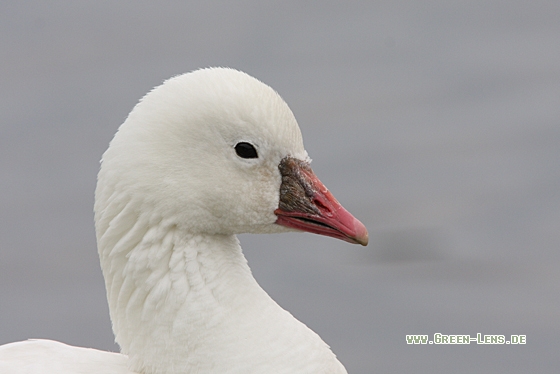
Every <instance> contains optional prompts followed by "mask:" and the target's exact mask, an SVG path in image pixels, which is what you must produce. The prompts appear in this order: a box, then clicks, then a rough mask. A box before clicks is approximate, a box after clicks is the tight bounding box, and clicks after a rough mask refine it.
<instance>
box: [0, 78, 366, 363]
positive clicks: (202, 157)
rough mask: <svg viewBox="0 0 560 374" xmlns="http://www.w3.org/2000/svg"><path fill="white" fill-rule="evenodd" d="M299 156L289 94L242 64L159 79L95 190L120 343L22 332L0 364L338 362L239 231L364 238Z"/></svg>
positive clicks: (113, 148)
mask: <svg viewBox="0 0 560 374" xmlns="http://www.w3.org/2000/svg"><path fill="white" fill-rule="evenodd" d="M240 143H247V144H249V145H250V146H249V147H253V149H254V151H255V155H258V156H257V157H245V156H247V155H246V154H243V153H242V152H241V153H240V152H239V150H238V147H239V144H240ZM308 160H309V159H308V156H307V153H306V152H305V149H304V147H303V142H302V137H301V133H300V130H299V127H298V125H297V122H296V120H295V118H294V116H293V114H292V112H291V111H290V109H289V108H288V106H287V105H286V104H285V102H284V101H283V100H282V99H281V98H280V97H279V95H278V94H277V93H276V92H274V91H273V90H272V89H271V88H270V87H268V86H266V85H264V84H263V83H261V82H259V81H258V80H256V79H254V78H252V77H250V76H248V75H246V74H244V73H241V72H238V71H235V70H232V69H224V68H213V69H203V70H198V71H195V72H192V73H188V74H184V75H181V76H177V77H175V78H172V79H170V80H168V81H166V82H165V83H164V84H163V85H161V86H159V87H157V88H155V89H154V90H153V91H151V92H150V93H149V94H147V95H146V96H145V97H144V98H143V99H142V100H141V101H140V103H139V104H138V105H136V107H135V108H134V109H133V111H132V112H131V113H130V115H129V116H128V118H127V119H126V121H125V122H124V123H123V125H122V126H121V127H120V128H119V131H118V132H117V134H116V135H115V137H114V139H113V140H112V142H111V145H110V147H109V149H108V150H107V151H106V152H105V154H104V155H103V162H102V166H101V170H100V172H99V176H98V185H97V189H96V194H95V197H96V200H95V223H96V232H97V241H98V249H99V256H100V260H101V267H102V269H103V275H104V277H105V283H106V288H107V297H108V301H109V309H110V313H111V320H112V323H113V330H114V332H115V336H116V341H117V343H118V344H119V345H120V347H121V349H122V354H116V353H110V352H102V351H97V350H93V349H86V348H77V347H70V346H67V345H64V344H62V343H58V342H53V341H48V340H30V341H25V342H18V343H12V344H7V345H4V346H2V347H0V373H1V374H15V373H18V374H21V373H33V374H36V373H48V374H51V373H57V374H70V373H115V374H116V373H119V374H124V373H129V372H135V373H146V374H148V373H154V374H155V373H161V374H164V373H165V374H171V373H244V374H247V373H325V374H326V373H332V374H335V373H345V372H346V371H345V369H344V367H343V366H342V364H340V362H339V361H338V360H337V359H336V358H335V355H334V354H333V353H332V352H331V350H330V349H329V347H328V346H327V345H326V344H325V343H324V342H323V341H322V340H321V339H320V338H319V336H318V335H317V334H315V333H314V332H313V331H311V330H310V329H309V328H307V327H306V326H305V325H304V324H302V323H301V322H299V321H298V320H296V319H295V318H294V317H293V316H292V315H291V314H289V313H288V312H286V311H285V310H284V309H282V308H281V307H279V306H278V305H277V304H276V303H275V302H274V301H273V300H272V299H271V298H270V297H269V296H268V295H267V293H266V292H265V291H264V290H263V289H262V288H261V287H259V285H258V284H257V282H256V281H255V279H254V278H253V276H252V275H251V271H250V269H249V267H248V266H247V262H246V260H245V258H244V256H243V254H242V252H241V247H240V246H239V242H238V240H237V238H236V237H235V234H237V233H244V232H253V233H268V232H281V231H286V230H290V229H300V230H306V231H310V232H315V233H319V234H324V235H329V236H334V237H338V238H341V239H344V240H347V241H350V242H354V243H360V244H364V245H365V244H366V243H367V231H366V230H365V228H364V227H363V225H362V224H361V223H360V222H359V221H357V220H356V219H355V218H353V217H352V216H351V215H350V214H349V213H348V212H346V211H345V210H344V209H343V208H342V207H341V206H340V204H338V202H336V200H335V199H334V197H332V195H330V192H328V190H327V189H326V188H324V186H323V185H322V184H321V183H320V182H319V180H318V179H317V178H316V177H315V176H314V174H313V173H312V171H311V169H309V167H308V166H307V162H308Z"/></svg>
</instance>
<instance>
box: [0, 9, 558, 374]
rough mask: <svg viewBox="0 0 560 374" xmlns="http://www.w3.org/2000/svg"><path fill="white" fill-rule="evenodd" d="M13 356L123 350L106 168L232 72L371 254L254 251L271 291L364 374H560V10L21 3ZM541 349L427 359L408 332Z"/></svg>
mask: <svg viewBox="0 0 560 374" xmlns="http://www.w3.org/2000/svg"><path fill="white" fill-rule="evenodd" d="M0 56H1V59H0V60H1V61H2V62H1V63H0V82H1V83H0V344H3V343H8V342H11V341H16V340H23V339H28V338H49V339H55V340H60V341H63V342H66V343H68V344H73V345H80V346H87V347H95V348H99V349H106V350H117V349H118V347H117V346H116V345H115V344H114V343H113V335H112V332H111V326H110V320H109V316H108V308H107V303H106V300H105V290H104V284H103V280H102V276H101V271H100V268H99V265H98V259H97V252H96V243H95V236H94V229H93V213H92V209H93V208H92V206H93V191H94V188H95V180H96V173H97V170H98V167H99V160H100V158H101V154H102V153H103V151H104V150H105V149H106V147H107V145H108V143H109V141H110V139H111V137H112V135H113V134H114V132H115V131H116V129H117V127H118V126H119V125H120V124H121V123H122V122H123V120H124V119H125V117H126V115H127V114H128V112H129V111H130V110H131V109H132V107H133V105H134V104H135V103H136V102H137V100H138V99H139V98H140V97H141V96H142V95H143V94H145V93H146V92H147V91H148V90H150V89H151V88H152V87H153V86H155V85H158V84H159V83H161V82H162V81H163V80H164V79H166V78H168V77H170V76H173V75H176V74H180V73H183V72H187V71H190V70H193V69H196V68H199V67H207V66H229V67H234V68H237V69H240V70H243V71H246V72H247V73H249V74H251V75H253V76H255V77H257V78H259V79H261V80H262V81H264V82H265V83H267V84H269V85H270V86H272V87H273V88H275V89H276V90H277V91H278V92H279V93H280V94H281V95H282V96H283V97H284V99H285V100H286V101H287V102H288V104H289V105H290V107H291V108H292V110H293V111H294V113H295V115H296V118H297V119H298V121H299V124H300V127H301V128H302V131H303V135H304V141H305V144H306V148H307V150H308V152H309V154H310V155H311V157H312V158H313V159H314V162H313V164H312V166H313V168H314V170H315V172H316V173H317V175H318V176H319V178H321V180H322V181H323V182H324V183H325V184H326V185H327V186H328V187H329V189H330V190H331V191H332V192H333V193H334V195H335V196H336V197H337V198H338V199H339V201H341V203H342V204H343V205H345V206H346V208H347V209H348V210H349V211H351V212H353V213H354V214H355V215H356V217H358V218H359V219H361V220H362V222H364V224H365V225H366V226H367V227H368V229H369V230H370V245H369V246H368V247H367V248H358V247H357V246H350V245H348V244H346V243H344V242H341V241H336V240H333V239H329V238H323V237H318V236H313V235H309V234H284V235H272V236H254V235H253V236H252V235H242V236H241V241H242V245H243V247H244V250H245V253H246V255H247V257H248V260H249V264H250V265H251V267H252V269H253V272H254V274H255V276H256V278H257V280H258V281H259V282H260V283H261V285H262V286H263V287H264V288H265V289H266V290H267V291H268V292H269V293H270V294H271V296H272V297H273V298H274V299H275V300H277V301H278V302H279V304H280V305H282V306H283V307H284V308H286V309H288V310H289V311H291V312H292V313H293V314H294V315H295V316H296V317H297V318H299V319H300V320H302V321H303V322H305V323H306V324H307V325H308V326H310V327H311V328H312V329H314V330H315V331H317V332H318V333H319V334H320V335H321V336H322V337H323V339H324V340H325V341H326V342H327V343H328V344H329V345H330V346H331V347H332V348H333V350H334V352H335V353H336V354H337V356H338V357H339V358H340V360H341V361H342V362H343V363H344V365H345V366H346V368H347V369H348V371H349V372H350V373H354V374H359V373H361V374H368V373H373V372H376V373H396V372H405V371H411V370H414V371H415V372H416V373H433V372H454V373H471V372H476V373H527V372H539V373H546V372H548V373H555V372H558V368H559V367H560V356H559V354H558V353H559V348H560V340H559V339H560V318H559V317H560V271H559V270H558V269H559V268H560V254H559V249H560V2H557V1H481V0H477V1H443V0H438V1H421V2H414V1H407V2H406V1H404V2H402V1H371V2H353V1H345V2H333V1H324V2H300V1H283V2H280V1H276V2H273V1H235V2H222V1H210V2H192V1H184V2H183V1H170V2H148V1H131V0H129V1H119V2H107V1H95V2H93V1H49V2H41V1H26V2H15V1H7V2H2V3H1V4H0ZM438 332H439V333H443V334H470V335H471V336H475V335H476V334H477V333H482V334H504V335H506V336H507V337H509V335H510V334H525V335H526V336H527V344H526V345H493V346H488V345H477V344H474V343H473V344H470V345H407V344H406V341H405V335H406V334H430V335H432V334H434V333H438Z"/></svg>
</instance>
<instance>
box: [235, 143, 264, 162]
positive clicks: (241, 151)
mask: <svg viewBox="0 0 560 374" xmlns="http://www.w3.org/2000/svg"><path fill="white" fill-rule="evenodd" d="M235 153H237V155H238V156H239V157H241V158H258V157H259V155H258V154H257V150H256V149H255V147H253V145H252V144H250V143H246V142H241V143H237V144H236V145H235Z"/></svg>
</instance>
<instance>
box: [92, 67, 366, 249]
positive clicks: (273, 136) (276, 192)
mask: <svg viewBox="0 0 560 374" xmlns="http://www.w3.org/2000/svg"><path fill="white" fill-rule="evenodd" d="M309 163H310V158H309V156H308V154H307V152H306V151H305V149H304V146H303V141H302V135H301V132H300V129H299V126H298V124H297V122H296V119H295V117H294V115H293V113H292V111H291V110H290V109H289V107H288V105H287V104H286V103H285V102H284V100H282V98H281V97H280V96H279V95H278V94H277V93H276V92H275V91H274V90H273V89H272V88H270V87H269V86H267V85H265V84H263V83H261V82H260V81H258V80H257V79H255V78H253V77H251V76H249V75H247V74H245V73H242V72H239V71H236V70H233V69H228V68H208V69H201V70H197V71H194V72H191V73H187V74H184V75H180V76H177V77H174V78H171V79H169V80H167V81H166V82H164V84H162V85H161V86H159V87H156V88H155V89H153V90H152V91H151V92H150V93H148V94H147V95H146V96H145V97H144V98H143V99H142V100H141V101H140V102H139V103H138V104H137V105H136V106H135V108H134V109H133V110H132V112H131V113H130V114H129V116H128V118H127V119H126V121H125V122H124V123H123V124H122V125H121V127H120V128H119V131H118V132H117V134H116V135H115V137H114V138H113V140H112V142H111V145H110V147H109V149H108V150H107V151H106V152H105V154H104V155H103V161H102V168H101V171H100V174H99V183H98V190H97V192H96V204H99V209H96V211H98V210H102V209H103V206H104V205H106V203H105V204H104V203H103V202H104V201H105V202H106V201H107V200H109V199H110V195H111V194H113V193H115V191H116V192H117V193H118V192H119V191H121V192H122V193H123V194H128V195H130V196H129V198H131V199H135V198H138V199H141V200H142V204H144V205H146V206H149V207H150V209H151V210H152V211H154V212H157V213H158V215H159V216H161V217H173V220H174V222H175V224H176V225H178V226H182V228H183V229H184V230H186V231H190V232H193V233H204V234H237V233H271V232H282V231H288V230H300V231H308V232H312V233H317V234H321V235H327V236H331V237H335V238H339V239H343V240H346V241H348V242H351V243H359V244H362V245H366V244H367V241H368V234H367V230H366V228H365V227H364V225H363V224H362V223H361V222H360V221H358V220H357V219H356V218H354V217H353V216H352V215H351V214H350V213H348V212H347V211H346V210H345V209H344V208H343V207H342V206H341V205H340V204H339V203H338V201H337V200H336V199H335V198H334V197H333V196H332V194H331V193H330V192H329V191H328V190H327V188H326V187H325V186H324V185H323V184H322V183H321V182H320V180H319V179H318V178H317V177H316V176H315V174H314V173H313V171H312V170H311V168H310V166H309Z"/></svg>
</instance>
